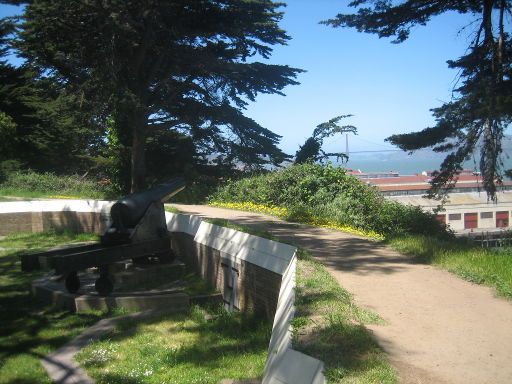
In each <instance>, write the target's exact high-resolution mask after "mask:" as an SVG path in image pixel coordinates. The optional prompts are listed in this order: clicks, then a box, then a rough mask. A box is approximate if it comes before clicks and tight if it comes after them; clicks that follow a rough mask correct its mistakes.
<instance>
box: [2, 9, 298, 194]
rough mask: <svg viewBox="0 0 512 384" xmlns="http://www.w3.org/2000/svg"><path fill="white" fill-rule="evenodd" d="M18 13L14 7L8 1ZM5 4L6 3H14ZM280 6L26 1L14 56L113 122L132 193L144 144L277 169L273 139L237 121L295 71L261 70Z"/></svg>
mask: <svg viewBox="0 0 512 384" xmlns="http://www.w3.org/2000/svg"><path fill="white" fill-rule="evenodd" d="M14 2H15V3H19V1H14ZM11 3H12V1H11ZM282 5H283V4H281V3H274V2H272V1H269V0H250V1H246V0H194V1H190V0H165V1H164V0H160V1H159V0H109V1H106V0H101V1H96V0H94V1H93V0H60V1H56V0H33V1H30V2H27V4H26V6H25V10H24V14H23V17H22V21H21V23H20V24H19V26H18V28H19V35H18V41H17V48H18V49H19V50H20V52H21V54H22V55H23V56H24V57H25V58H26V59H27V60H28V61H29V62H30V63H33V64H34V65H37V66H38V67H39V68H41V69H43V70H44V71H45V73H46V74H49V75H52V76H55V77H57V78H58V79H59V81H60V82H61V83H63V84H66V86H67V87H68V89H73V90H74V91H75V92H76V94H81V95H83V97H84V98H85V99H87V100H88V101H89V102H98V103H100V104H101V105H103V106H104V107H103V111H104V112H105V113H106V114H109V115H110V116H111V117H112V116H114V118H115V124H114V126H115V129H116V130H117V137H118V138H120V140H122V141H123V143H122V144H123V145H124V146H126V147H129V148H130V151H131V190H132V191H136V190H139V189H141V188H142V187H143V185H144V180H145V168H146V156H145V148H146V139H147V137H148V135H149V134H150V135H151V136H154V134H153V133H154V132H155V131H158V130H163V131H165V130H175V131H176V132H179V133H185V134H187V135H189V136H191V137H192V138H193V141H194V143H195V144H196V146H197V148H198V149H199V150H201V149H202V150H204V151H205V152H206V153H212V152H220V153H224V154H225V155H226V158H227V159H228V160H229V161H240V162H245V163H248V164H252V165H262V164H265V163H274V164H277V163H280V162H281V161H282V160H284V159H285V158H286V155H285V154H284V153H283V152H282V151H281V150H280V149H278V148H277V143H278V141H279V139H280V137H279V136H278V135H276V134H274V133H272V132H271V131H269V130H267V129H265V128H263V127H261V126H260V125H259V124H257V123H256V122H255V121H253V120H251V119H250V118H247V117H245V116H244V115H243V113H242V112H243V109H244V108H245V106H246V105H247V103H248V102H249V101H253V100H255V97H256V95H257V94H259V93H281V91H282V89H283V88H284V87H285V86H287V85H289V84H297V82H296V81H295V77H296V75H297V74H298V73H299V72H300V70H298V69H295V68H290V67H288V66H281V65H268V64H263V63H261V62H258V61H257V60H256V58H268V57H269V56H270V54H271V53H272V46H273V45H276V44H286V42H287V40H288V39H289V37H288V36H287V35H286V33H285V31H283V30H282V29H280V28H279V26H278V22H279V21H280V19H281V17H282V13H281V12H280V11H279V10H278V8H279V7H281V6H282Z"/></svg>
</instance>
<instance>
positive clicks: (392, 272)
mask: <svg viewBox="0 0 512 384" xmlns="http://www.w3.org/2000/svg"><path fill="white" fill-rule="evenodd" d="M176 206H177V208H178V209H180V210H181V211H182V212H183V213H188V214H197V215H200V216H203V217H219V218H225V219H229V220H233V221H234V222H237V223H240V224H244V225H248V226H253V227H256V228H259V229H264V230H267V231H268V232H270V233H272V234H273V235H274V236H276V237H277V238H278V239H279V240H281V241H285V242H289V243H292V244H296V245H299V246H302V247H304V248H307V249H309V250H310V251H311V252H312V253H313V255H314V256H315V257H316V258H317V259H318V260H320V261H321V262H322V263H323V264H324V265H325V266H326V267H327V268H328V270H329V271H330V273H331V274H332V275H333V276H334V277H336V279H337V280H338V281H339V282H340V284H341V285H343V287H345V288H346V289H348V290H349V291H350V292H351V293H353V294H354V297H355V300H356V303H357V304H358V305H360V306H363V307H366V308H370V309H372V310H374V311H376V312H377V313H378V314H379V315H380V316H381V317H382V318H384V319H385V320H386V322H387V324H386V325H372V326H369V327H368V328H370V329H371V330H372V332H373V333H374V335H375V337H376V339H377V341H378V342H379V344H380V345H381V346H382V347H383V348H384V350H385V351H386V352H387V353H388V355H389V358H390V361H391V363H392V364H393V365H394V366H395V368H396V369H397V371H398V373H399V375H400V379H401V382H403V383H461V384H462V383H464V384H466V383H493V384H494V383H496V384H498V383H512V358H511V356H512V304H511V303H510V302H508V301H506V300H504V299H501V298H497V297H495V295H494V293H493V291H492V290H491V289H489V288H486V287H483V286H478V285H475V284H472V283H469V282H466V281H463V280H461V279H459V278H457V277H455V276H453V275H451V274H450V273H448V272H445V271H441V270H438V269H436V268H434V267H431V266H428V265H424V264H418V263H414V262H412V261H411V260H410V259H409V258H408V257H405V256H403V255H400V254H398V253H396V252H394V251H392V250H390V249H389V248H387V247H385V246H382V245H380V244H377V243H374V242H371V241H368V240H366V239H363V238H360V237H357V236H353V235H349V234H346V233H342V232H337V231H331V230H327V229H323V228H314V227H309V226H304V225H296V224H290V223H285V222H282V221H280V220H278V219H275V218H272V217H269V216H265V215H260V214H255V213H249V212H240V211H233V210H225V209H219V208H213V207H208V206H187V205H176Z"/></svg>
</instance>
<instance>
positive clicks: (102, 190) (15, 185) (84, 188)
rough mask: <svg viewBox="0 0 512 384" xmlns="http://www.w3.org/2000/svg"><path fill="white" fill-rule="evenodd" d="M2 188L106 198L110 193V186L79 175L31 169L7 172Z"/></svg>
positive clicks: (45, 193) (14, 190)
mask: <svg viewBox="0 0 512 384" xmlns="http://www.w3.org/2000/svg"><path fill="white" fill-rule="evenodd" d="M0 188H1V189H3V190H11V191H13V192H16V191H20V192H23V191H26V192H31V193H39V194H41V195H57V196H73V197H74V196H76V197H88V198H105V196H107V195H109V194H110V191H109V190H108V186H103V185H101V184H100V183H98V182H96V181H94V180H91V179H87V178H82V177H80V176H78V175H55V174H53V173H49V172H46V173H36V172H33V171H30V170H29V171H15V172H11V173H9V174H7V175H6V177H5V180H4V181H3V183H2V184H0Z"/></svg>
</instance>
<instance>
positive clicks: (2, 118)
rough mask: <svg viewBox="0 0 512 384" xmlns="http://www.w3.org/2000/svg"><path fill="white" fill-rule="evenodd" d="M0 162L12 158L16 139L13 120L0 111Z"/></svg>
mask: <svg viewBox="0 0 512 384" xmlns="http://www.w3.org/2000/svg"><path fill="white" fill-rule="evenodd" d="M0 137H1V138H2V140H1V141H0V162H2V161H3V160H6V159H8V158H9V156H12V152H13V149H14V148H13V146H14V143H15V140H16V139H15V137H16V123H15V122H14V121H13V119H12V118H11V117H10V116H8V115H6V114H5V113H4V112H2V111H0Z"/></svg>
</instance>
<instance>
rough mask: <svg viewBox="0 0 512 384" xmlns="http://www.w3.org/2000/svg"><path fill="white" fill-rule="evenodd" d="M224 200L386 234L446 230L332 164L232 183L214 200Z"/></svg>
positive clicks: (292, 217)
mask: <svg viewBox="0 0 512 384" xmlns="http://www.w3.org/2000/svg"><path fill="white" fill-rule="evenodd" d="M211 199H212V200H214V201H221V202H247V201H250V202H253V203H257V204H263V205H267V206H279V207H285V208H287V209H288V210H289V212H290V213H289V217H288V219H290V220H295V221H302V222H311V221H315V219H327V220H330V221H334V222H336V223H338V224H341V225H349V226H352V227H355V228H358V229H361V230H364V231H374V232H377V233H381V234H384V235H385V236H390V235H396V234H405V233H416V234H441V235H446V232H445V230H444V229H443V228H442V227H441V226H440V225H439V223H438V222H437V221H436V220H435V218H434V216H433V215H430V214H427V213H424V212H422V211H421V209H420V208H418V207H412V206H405V205H402V204H399V203H396V202H391V201H388V200H386V199H384V197H382V196H381V195H380V194H379V192H378V191H377V189H376V188H374V187H371V186H368V185H366V184H364V183H362V182H361V181H360V180H359V179H357V178H355V177H353V176H351V175H347V174H346V172H345V171H344V170H343V169H341V168H336V167H334V166H332V165H330V164H327V165H320V164H313V163H306V164H300V165H294V166H290V167H288V168H285V169H283V170H278V171H275V172H271V173H267V174H262V175H257V176H253V177H248V178H245V179H241V180H238V181H230V182H228V183H226V184H225V185H223V186H222V187H221V188H220V189H219V190H218V191H217V192H216V193H215V194H213V195H212V197H211Z"/></svg>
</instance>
